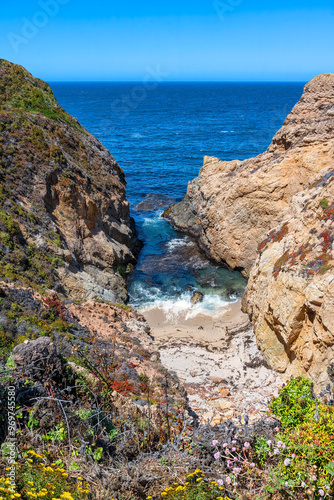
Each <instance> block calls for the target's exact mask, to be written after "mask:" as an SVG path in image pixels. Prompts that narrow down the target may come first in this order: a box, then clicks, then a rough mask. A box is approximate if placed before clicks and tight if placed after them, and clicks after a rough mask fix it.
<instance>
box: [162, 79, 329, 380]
mask: <svg viewBox="0 0 334 500" xmlns="http://www.w3.org/2000/svg"><path fill="white" fill-rule="evenodd" d="M333 160H334V74H331V73H327V74H323V75H319V76H317V77H315V78H314V79H313V80H311V81H310V82H309V83H308V84H307V85H306V86H305V88H304V92H303V95H302V97H301V99H300V101H299V102H298V103H297V104H296V106H295V107H294V108H293V110H292V111H291V113H290V114H289V115H288V117H287V118H286V120H285V122H284V125H283V127H282V128H281V129H280V130H279V131H278V132H277V134H276V135H275V136H274V138H273V141H272V143H271V145H270V146H269V148H268V149H267V151H266V152H265V153H263V154H261V155H259V156H257V157H256V158H252V159H249V160H245V161H242V162H241V161H238V160H235V161H230V162H223V161H220V160H218V159H216V158H205V159H204V166H203V168H202V169H201V171H200V174H199V177H198V178H196V179H195V180H194V181H192V182H191V183H189V186H188V191H187V194H186V196H185V197H184V199H183V201H182V202H181V203H179V204H178V205H172V206H171V207H170V208H169V209H168V210H167V211H166V214H165V215H166V216H167V217H169V218H170V219H171V221H172V223H173V224H174V225H176V227H178V228H179V229H181V230H182V231H185V232H188V233H190V234H193V235H196V236H197V237H198V239H199V241H200V244H201V245H202V247H203V248H204V249H205V250H206V251H207V253H208V254H209V255H210V256H211V257H212V258H214V259H215V260H217V261H219V262H226V263H227V264H228V265H229V266H230V267H232V268H240V269H242V271H243V273H244V274H245V275H246V276H249V275H250V279H249V283H248V286H247V290H246V293H245V295H244V297H243V308H244V310H245V311H247V312H248V313H249V315H250V317H251V319H252V321H253V323H254V330H255V335H256V338H257V343H258V345H259V347H260V348H261V349H262V351H263V352H264V354H265V355H266V358H267V359H268V361H269V363H270V365H271V366H272V367H273V368H274V369H275V370H277V371H279V372H282V373H283V372H286V373H292V374H297V373H304V374H308V376H309V377H310V378H311V379H313V380H314V381H315V382H316V384H317V387H322V386H323V385H324V384H326V383H327V382H328V374H327V367H328V365H329V364H330V363H331V362H333V361H334V299H333V297H334V261H333V248H332V247H333V240H334V230H333V221H334V182H333V181H334V170H333V168H334V167H333V165H334V163H333ZM254 264H255V265H254Z"/></svg>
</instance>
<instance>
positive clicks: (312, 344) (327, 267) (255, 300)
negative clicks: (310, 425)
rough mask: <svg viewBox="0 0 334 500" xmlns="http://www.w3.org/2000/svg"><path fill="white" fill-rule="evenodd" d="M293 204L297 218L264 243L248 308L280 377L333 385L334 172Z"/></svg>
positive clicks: (252, 277)
mask: <svg viewBox="0 0 334 500" xmlns="http://www.w3.org/2000/svg"><path fill="white" fill-rule="evenodd" d="M329 167H330V168H331V169H332V170H330V171H329V172H327V174H326V175H323V176H319V177H317V179H316V180H315V181H314V185H313V187H310V188H308V189H306V190H304V191H302V192H301V193H298V194H297V195H295V196H294V197H293V198H292V201H291V216H290V217H289V218H288V219H287V220H286V221H285V222H284V224H283V225H282V226H281V227H277V228H276V229H275V230H273V231H272V232H271V233H270V234H269V235H268V237H267V238H266V239H265V240H264V241H263V242H261V243H260V245H259V247H258V250H259V253H258V258H257V261H256V264H255V266H254V267H253V268H252V271H251V274H250V279H249V282H248V286H247V289H246V293H245V295H244V297H243V307H244V309H245V311H247V312H248V313H249V315H250V317H251V319H252V321H253V323H254V327H255V333H256V337H257V342H258V345H259V347H260V348H261V349H262V351H264V353H265V355H266V357H267V359H268V361H269V363H270V365H271V366H272V367H273V368H274V369H276V370H277V371H280V372H284V371H286V370H287V372H288V373H292V374H300V373H303V374H307V375H308V376H309V377H310V378H311V379H312V380H314V381H315V382H316V383H317V384H318V385H320V386H321V385H322V386H323V385H325V384H326V383H327V382H328V381H329V380H328V376H327V373H326V367H327V366H328V365H330V363H331V362H332V361H333V360H334V255H333V241H334V228H333V222H334V182H333V181H334V170H333V164H331V165H329Z"/></svg>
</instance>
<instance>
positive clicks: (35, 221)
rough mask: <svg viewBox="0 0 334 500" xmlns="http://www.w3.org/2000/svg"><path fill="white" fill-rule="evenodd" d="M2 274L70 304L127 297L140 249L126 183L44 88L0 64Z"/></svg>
mask: <svg viewBox="0 0 334 500" xmlns="http://www.w3.org/2000/svg"><path fill="white" fill-rule="evenodd" d="M0 159H1V168H0V205H1V206H0V225H1V227H0V249H1V262H0V276H1V277H3V278H6V279H11V280H14V281H19V282H21V283H23V284H26V285H29V286H31V285H34V286H36V287H40V288H54V289H57V291H58V292H59V293H61V294H62V295H64V296H71V297H72V298H78V299H89V298H96V297H100V298H103V299H106V300H111V301H117V302H121V301H124V300H126V298H127V293H126V286H125V281H124V278H123V276H122V275H123V274H124V271H125V270H126V268H127V265H128V264H129V263H130V264H132V263H135V261H136V253H137V252H138V250H139V248H140V245H139V242H138V238H137V233H136V230H135V226H134V221H133V220H132V219H131V218H130V214H129V203H128V201H127V200H126V196H125V186H126V182H125V178H124V174H123V172H122V171H121V169H120V168H119V166H118V164H117V163H116V161H115V160H114V158H113V157H112V156H111V154H110V153H109V151H107V150H106V149H105V148H104V146H103V145H102V144H101V143H100V142H99V141H98V140H97V139H96V138H94V137H93V136H92V135H91V134H90V133H88V132H87V130H85V129H84V128H83V127H82V126H81V125H80V124H79V122H78V121H77V120H76V119H75V118H73V117H71V116H70V115H68V114H67V113H66V112H65V111H64V110H63V109H62V108H61V107H60V106H59V105H58V103H57V101H56V99H55V97H54V95H53V93H52V90H51V88H50V87H49V85H48V84H46V83H45V82H43V81H41V80H38V79H35V78H33V77H32V75H31V74H30V73H28V72H27V71H26V70H25V69H23V68H22V67H21V66H17V65H14V64H11V63H9V62H7V61H5V60H0Z"/></svg>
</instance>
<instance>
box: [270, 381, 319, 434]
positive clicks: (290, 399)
mask: <svg viewBox="0 0 334 500" xmlns="http://www.w3.org/2000/svg"><path fill="white" fill-rule="evenodd" d="M269 408H270V409H271V411H272V412H273V414H274V416H275V417H277V418H279V419H280V421H281V423H282V425H283V427H284V428H285V429H291V428H294V427H297V426H298V425H300V424H302V423H304V422H305V421H306V420H307V419H309V418H310V417H312V416H313V414H314V411H315V408H316V402H315V399H314V398H313V395H312V382H311V381H310V380H308V379H307V378H304V377H297V378H293V379H292V380H291V381H290V382H289V383H288V384H287V385H286V386H284V387H283V388H282V389H281V390H280V391H279V395H278V397H277V398H273V399H272V401H271V403H270V406H269Z"/></svg>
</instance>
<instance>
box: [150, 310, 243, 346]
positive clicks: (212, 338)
mask: <svg viewBox="0 0 334 500" xmlns="http://www.w3.org/2000/svg"><path fill="white" fill-rule="evenodd" d="M141 313H142V314H143V316H144V317H145V318H146V320H147V322H148V324H149V325H150V327H151V329H152V331H153V334H154V336H155V338H156V340H157V341H159V340H161V339H166V340H168V339H171V338H176V339H177V338H188V339H189V340H190V339H193V340H195V341H205V342H208V343H210V344H212V343H213V344H215V343H217V342H219V341H220V340H221V337H222V331H223V330H224V329H226V328H227V329H228V330H229V329H230V330H234V329H236V328H237V329H238V328H240V327H245V326H247V325H249V319H248V315H247V314H244V313H243V312H242V311H241V301H238V302H232V303H231V304H228V305H227V306H226V307H225V308H223V309H222V310H221V311H220V312H218V313H216V314H214V315H211V316H210V315H206V314H197V315H196V316H195V317H192V318H188V319H186V314H179V315H178V316H177V319H174V320H173V321H170V319H168V317H167V315H166V313H165V312H164V311H163V310H162V309H158V308H154V309H149V310H143V311H141Z"/></svg>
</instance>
